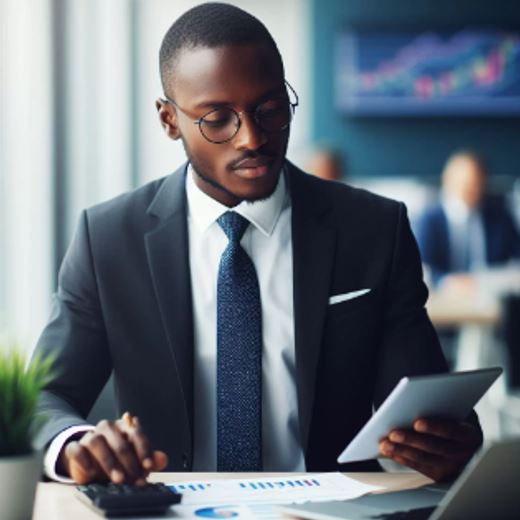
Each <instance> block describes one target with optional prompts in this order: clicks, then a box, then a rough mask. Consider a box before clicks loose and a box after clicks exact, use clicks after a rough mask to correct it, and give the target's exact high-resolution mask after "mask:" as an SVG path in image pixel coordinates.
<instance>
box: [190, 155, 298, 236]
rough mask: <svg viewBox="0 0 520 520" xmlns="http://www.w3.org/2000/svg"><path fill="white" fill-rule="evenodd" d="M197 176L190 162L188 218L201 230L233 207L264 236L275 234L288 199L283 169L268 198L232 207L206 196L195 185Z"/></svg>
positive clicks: (244, 201) (244, 202)
mask: <svg viewBox="0 0 520 520" xmlns="http://www.w3.org/2000/svg"><path fill="white" fill-rule="evenodd" d="M194 175H196V173H195V171H194V170H193V167H192V166H191V164H190V165H188V172H187V175H186V196H187V199H188V217H189V218H191V219H192V221H193V223H194V224H195V226H196V227H197V229H198V230H199V231H200V232H202V233H203V232H205V231H206V230H207V229H208V228H209V227H210V226H211V225H212V224H213V223H214V222H215V221H216V220H217V219H218V218H219V217H220V216H221V215H223V214H224V213H225V212H226V211H229V210H233V211H236V212H237V213H239V214H240V215H242V216H243V217H244V218H246V219H247V220H249V222H251V224H253V225H254V226H255V227H256V228H257V229H258V230H259V231H261V232H262V233H263V234H264V235H266V236H269V235H271V233H272V232H273V230H274V228H275V226H276V223H277V222H278V218H279V216H280V213H281V212H282V209H283V208H284V206H285V204H286V202H287V196H288V193H287V188H286V181H285V175H284V172H283V170H282V173H281V175H280V176H279V178H278V184H277V185H276V188H275V190H274V192H273V193H272V194H271V195H270V196H269V197H268V198H266V199H263V200H257V201H254V202H249V201H246V200H243V201H242V202H241V203H240V204H238V205H237V206H235V207H233V208H228V207H227V206H224V204H221V203H220V202H218V201H216V200H215V199H213V198H211V197H210V196H209V195H206V193H204V192H203V191H202V190H201V189H200V188H199V187H198V186H197V185H196V184H195V180H194V178H193V176H194Z"/></svg>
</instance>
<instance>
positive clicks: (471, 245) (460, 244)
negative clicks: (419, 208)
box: [442, 197, 486, 272]
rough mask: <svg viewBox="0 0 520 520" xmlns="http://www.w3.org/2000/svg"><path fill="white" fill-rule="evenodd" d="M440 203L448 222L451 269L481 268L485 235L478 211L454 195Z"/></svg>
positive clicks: (459, 270) (482, 266)
mask: <svg viewBox="0 0 520 520" xmlns="http://www.w3.org/2000/svg"><path fill="white" fill-rule="evenodd" d="M442 205H443V208H444V212H445V214H446V220H447V222H448V240H449V246H450V265H451V269H452V270H453V271H455V272H461V271H462V272H464V271H466V270H468V269H469V271H472V272H474V271H478V270H480V269H483V268H484V267H485V266H486V236H485V232H484V224H483V222H482V216H481V214H480V211H479V210H478V209H472V208H469V207H468V206H466V204H464V202H462V201H461V200H459V199H457V198H454V197H444V198H443V200H442Z"/></svg>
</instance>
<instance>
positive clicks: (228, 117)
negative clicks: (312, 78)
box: [165, 81, 298, 144]
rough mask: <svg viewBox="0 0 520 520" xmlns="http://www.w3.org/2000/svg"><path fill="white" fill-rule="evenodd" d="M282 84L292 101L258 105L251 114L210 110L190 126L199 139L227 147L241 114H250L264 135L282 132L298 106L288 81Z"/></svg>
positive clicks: (283, 98) (284, 98) (227, 109)
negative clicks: (194, 125) (194, 128)
mask: <svg viewBox="0 0 520 520" xmlns="http://www.w3.org/2000/svg"><path fill="white" fill-rule="evenodd" d="M285 84H286V85H287V86H288V87H289V90H290V93H291V94H292V96H293V100H292V101H291V99H290V98H289V96H280V97H274V98H271V99H268V100H267V101H264V102H263V103H260V105H258V106H257V107H256V108H255V109H254V110H244V111H242V112H237V111H236V110H234V109H233V108H231V107H219V108H214V109H212V110H210V111H209V112H208V113H207V114H204V115H203V116H202V117H201V118H199V119H197V120H196V121H193V123H194V124H196V125H198V126H199V130H200V133H201V134H202V136H203V137H204V138H205V139H206V140H207V141H209V142H210V143H214V144H223V143H227V142H228V141H231V139H233V137H235V135H237V133H238V131H239V130H240V126H241V125H242V119H241V115H242V114H243V113H244V112H247V113H249V114H252V115H253V119H254V120H255V123H256V124H257V126H258V127H259V128H260V129H261V130H263V131H264V132H268V133H278V132H282V131H284V130H285V129H286V128H287V127H288V126H289V125H290V124H291V121H292V118H293V115H294V112H295V109H296V107H297V106H298V94H296V91H295V90H294V89H293V88H292V87H291V85H290V84H289V82H288V81H285ZM165 98H166V101H167V102H168V103H170V104H172V105H173V106H175V107H176V108H178V109H179V110H180V111H181V112H183V113H184V114H186V115H187V116H189V114H188V113H187V112H186V111H185V110H183V109H182V108H181V107H180V106H179V105H177V103H176V102H175V101H174V100H173V99H170V98H169V97H168V96H166V95H165Z"/></svg>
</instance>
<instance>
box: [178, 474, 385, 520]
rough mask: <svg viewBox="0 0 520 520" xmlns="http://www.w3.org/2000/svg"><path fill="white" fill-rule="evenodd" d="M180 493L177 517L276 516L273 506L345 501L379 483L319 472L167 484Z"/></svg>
mask: <svg viewBox="0 0 520 520" xmlns="http://www.w3.org/2000/svg"><path fill="white" fill-rule="evenodd" d="M168 485H169V486H170V487H171V489H173V491H176V492H177V493H182V495H183V497H182V506H181V507H177V506H176V508H175V510H176V512H177V514H178V515H179V518H233V517H236V518H237V519H239V518H261V519H265V520H267V519H274V518H278V517H279V516H278V513H277V512H276V508H275V507H274V505H276V504H288V503H298V502H319V501H325V500H348V499H350V498H356V497H359V496H361V495H365V494H367V493H370V492H372V491H375V490H377V489H380V488H379V487H378V486H374V485H369V484H364V483H361V482H358V481H357V480H354V479H352V478H349V477H346V476H344V475H342V474H341V473H321V474H311V475H309V474H305V475H298V474H295V475H291V476H290V477H288V476H283V477H278V478H277V477H266V478H251V479H216V480H205V481H184V482H175V483H170V484H168Z"/></svg>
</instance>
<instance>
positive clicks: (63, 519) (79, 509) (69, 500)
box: [33, 472, 432, 520]
mask: <svg viewBox="0 0 520 520" xmlns="http://www.w3.org/2000/svg"><path fill="white" fill-rule="evenodd" d="M271 475H273V476H276V475H277V476H280V475H284V474H283V473H275V474H273V473H271V474H269V473H261V474H254V473H248V474H247V475H244V474H242V476H246V477H249V478H254V477H268V476H271ZM286 475H290V474H286ZM345 475H347V476H349V477H351V478H355V479H357V480H359V481H361V482H365V483H367V484H376V485H380V486H384V488H385V489H384V491H395V490H399V489H412V488H415V487H419V486H422V485H424V484H429V483H431V482H432V481H431V480H430V479H428V478H427V477H425V476H423V475H420V474H419V473H414V472H410V473H345ZM239 476H240V474H239V473H154V474H152V475H151V477H150V480H151V481H165V482H174V481H177V480H197V479H208V478H209V479H216V478H237V477H239ZM73 491H74V486H71V485H67V484H56V483H54V482H40V483H39V484H38V489H37V492H36V502H35V505H34V514H33V520H71V519H73V520H99V519H100V518H102V517H101V516H99V515H97V514H96V513H95V512H93V511H91V510H90V509H89V508H88V507H87V506H85V505H84V504H82V503H81V502H80V501H79V500H78V499H77V498H76V497H75V496H74V494H73ZM158 518H159V517H158Z"/></svg>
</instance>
